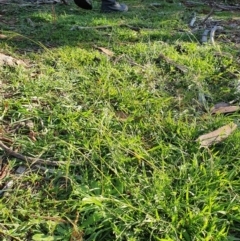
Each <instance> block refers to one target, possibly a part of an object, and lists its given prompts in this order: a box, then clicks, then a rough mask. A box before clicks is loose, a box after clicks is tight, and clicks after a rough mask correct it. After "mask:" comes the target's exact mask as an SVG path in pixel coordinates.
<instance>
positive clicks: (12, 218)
mask: <svg viewBox="0 0 240 241" xmlns="http://www.w3.org/2000/svg"><path fill="white" fill-rule="evenodd" d="M126 3H127V4H128V5H129V8H130V11H129V12H128V13H126V14H101V13H99V7H100V3H99V2H94V10H93V11H83V10H81V9H78V8H77V7H76V6H75V5H74V4H73V3H72V2H70V6H60V5H55V6H54V7H52V6H51V5H41V6H39V7H33V8H26V7H25V8H24V7H19V6H18V5H12V6H9V5H6V6H5V5H3V9H4V10H1V14H2V15H3V17H4V20H5V22H0V28H1V32H2V34H5V35H7V36H8V38H7V39H2V40H0V49H1V50H0V52H1V53H5V54H8V55H11V56H13V57H15V58H18V59H22V60H25V61H26V62H27V63H28V67H27V68H24V67H21V66H17V67H9V66H0V71H1V75H0V87H1V90H0V91H1V106H0V118H1V119H0V140H1V138H2V137H5V138H8V139H11V140H12V141H13V144H12V148H14V149H15V150H16V151H18V152H19V153H22V154H24V155H26V156H34V157H41V158H42V159H50V160H56V161H61V162H64V163H65V164H64V165H63V164H61V165H59V167H57V168H56V167H55V168H54V167H49V166H44V165H42V166H41V168H42V169H41V168H39V166H38V167H36V166H35V165H33V164H31V163H26V162H24V161H21V160H18V159H15V158H13V157H8V156H5V155H3V154H4V152H3V151H2V150H1V151H0V154H1V155H3V157H2V159H3V162H5V163H6V162H7V163H8V164H9V172H8V174H7V175H6V176H4V177H3V178H1V179H0V185H1V188H3V186H4V185H5V184H6V183H8V182H9V181H10V180H12V181H13V183H14V184H13V187H12V188H11V189H10V190H9V191H8V192H6V193H5V194H4V195H3V196H2V197H1V199H0V210H1V211H0V239H1V240H3V241H8V240H21V241H23V240H26V241H28V240H33V241H44V240H45V241H52V240H62V241H65V240H66V241H67V240H70V241H73V240H77V241H81V240H86V241H93V240H96V241H106V240H107V241H108V240H109V241H110V240H118V241H141V240H144V241H145V240H153V241H178V240H184V241H201V240H202V241H207V240H209V241H212V240H214V241H224V240H226V241H235V240H240V197H239V194H240V184H239V174H240V159H239V157H240V144H239V143H240V132H239V130H236V131H235V132H234V133H233V134H232V135H231V136H229V137H228V138H227V139H226V140H225V141H224V142H222V143H219V144H217V145H215V146H212V147H209V148H208V149H200V148H199V146H200V145H199V143H197V142H196V141H195V140H196V139H197V138H198V136H200V135H201V134H204V133H208V132H211V131H213V130H215V129H217V128H219V127H221V126H223V125H225V124H228V123H230V122H235V123H238V121H239V113H234V114H231V115H215V116H212V115H210V114H209V112H208V111H209V109H210V108H211V107H212V106H213V105H214V104H216V103H218V102H221V101H224V102H228V101H232V100H237V103H238V102H239V92H236V91H235V85H236V82H237V80H239V78H240V75H239V62H238V61H239V60H237V58H239V57H238V55H239V50H238V48H237V45H235V44H233V43H231V42H229V43H224V42H221V41H220V40H219V41H218V40H216V45H215V46H213V45H211V44H206V45H201V44H200V39H201V37H200V32H197V33H194V34H193V33H191V32H190V29H189V27H188V23H189V21H190V19H191V14H192V12H193V11H195V9H192V10H191V9H190V10H189V9H186V8H185V7H184V6H182V5H179V3H178V1H175V3H167V2H161V4H162V8H157V9H151V8H149V4H150V3H151V1H148V0H145V1H143V2H141V1H128V2H126ZM228 14H229V15H228V17H229V18H230V17H232V18H236V19H237V13H235V15H234V13H228ZM222 16H223V19H225V18H226V13H225V12H224V13H222ZM202 17H203V18H204V15H202ZM213 17H216V18H218V19H219V18H220V19H221V13H217V15H213ZM29 18H30V19H31V20H32V22H34V26H31V25H30V24H29V21H27V19H29ZM9 21H10V22H9ZM124 24H128V25H130V26H133V27H137V28H141V30H140V31H134V30H132V29H130V28H129V27H127V26H123V25H124ZM76 25H78V26H103V25H110V26H112V28H106V29H87V30H86V29H85V30H71V28H72V27H73V26H76ZM96 46H97V47H104V48H107V49H109V50H111V51H113V52H114V56H113V57H110V56H107V55H105V54H104V53H101V52H100V51H99V50H98V49H96ZM159 54H163V55H164V56H166V57H168V58H169V59H171V60H172V61H175V62H176V63H178V64H180V65H182V66H185V67H187V69H188V72H186V73H182V72H181V71H179V69H178V68H176V67H175V66H174V65H171V64H168V63H166V61H164V60H161V59H159ZM201 95H204V96H205V98H206V102H204V103H202V102H201V101H200V100H199V96H201ZM29 123H30V124H31V127H29V126H28V124H29ZM32 133H33V135H34V137H35V139H36V140H34V139H33V138H32V137H31V134H32ZM6 145H8V146H10V145H11V144H9V143H6ZM20 165H25V166H26V167H27V169H26V171H25V172H24V173H23V174H21V175H17V174H16V172H15V171H16V169H17V168H18V167H19V166H20ZM43 168H45V169H43Z"/></svg>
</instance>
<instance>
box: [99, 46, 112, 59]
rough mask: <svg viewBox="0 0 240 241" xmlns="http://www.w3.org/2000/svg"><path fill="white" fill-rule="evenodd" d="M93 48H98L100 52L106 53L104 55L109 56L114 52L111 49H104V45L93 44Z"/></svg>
mask: <svg viewBox="0 0 240 241" xmlns="http://www.w3.org/2000/svg"><path fill="white" fill-rule="evenodd" d="M95 48H96V49H98V50H100V51H101V52H102V53H104V54H106V55H108V56H110V57H112V56H113V55H114V53H113V52H112V51H111V50H109V49H106V48H104V47H97V46H95Z"/></svg>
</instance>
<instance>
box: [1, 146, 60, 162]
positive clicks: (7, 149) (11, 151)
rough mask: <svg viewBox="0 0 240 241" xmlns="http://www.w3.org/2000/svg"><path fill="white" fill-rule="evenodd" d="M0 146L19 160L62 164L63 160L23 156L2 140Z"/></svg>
mask: <svg viewBox="0 0 240 241" xmlns="http://www.w3.org/2000/svg"><path fill="white" fill-rule="evenodd" d="M0 147H1V148H2V149H3V150H4V151H5V152H7V154H8V155H9V156H13V157H16V158H17V159H20V160H23V161H26V162H30V163H31V164H45V165H49V166H59V165H62V164H64V162H61V161H50V160H44V159H41V158H33V157H28V156H24V155H22V154H20V153H18V152H15V151H13V150H11V149H10V148H9V147H7V146H6V145H4V144H3V142H2V141H0Z"/></svg>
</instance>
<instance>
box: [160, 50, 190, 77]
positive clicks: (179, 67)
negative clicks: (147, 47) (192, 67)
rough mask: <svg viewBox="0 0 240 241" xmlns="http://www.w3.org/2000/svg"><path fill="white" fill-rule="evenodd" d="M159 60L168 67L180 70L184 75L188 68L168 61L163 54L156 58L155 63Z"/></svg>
mask: <svg viewBox="0 0 240 241" xmlns="http://www.w3.org/2000/svg"><path fill="white" fill-rule="evenodd" d="M161 59H163V60H164V61H165V62H166V63H168V64H169V65H172V66H174V67H175V68H176V69H178V70H180V71H181V72H182V73H184V74H185V73H187V72H188V68H187V67H186V66H184V65H180V64H178V63H176V62H175V61H173V60H171V59H169V58H168V57H167V56H165V55H163V54H160V55H159V56H158V58H157V59H156V62H159V61H160V60H161Z"/></svg>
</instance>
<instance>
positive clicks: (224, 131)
mask: <svg viewBox="0 0 240 241" xmlns="http://www.w3.org/2000/svg"><path fill="white" fill-rule="evenodd" d="M236 128H237V125H236V124H235V123H230V124H228V125H225V126H222V127H220V128H218V129H217V130H215V131H213V132H210V133H208V134H204V135H201V136H199V137H198V139H197V141H199V142H200V145H201V146H200V147H209V146H211V145H214V144H216V143H219V142H221V141H223V140H224V139H226V138H227V137H228V136H229V135H230V134H231V133H232V132H233V131H234V130H235V129H236Z"/></svg>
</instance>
